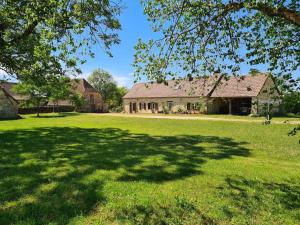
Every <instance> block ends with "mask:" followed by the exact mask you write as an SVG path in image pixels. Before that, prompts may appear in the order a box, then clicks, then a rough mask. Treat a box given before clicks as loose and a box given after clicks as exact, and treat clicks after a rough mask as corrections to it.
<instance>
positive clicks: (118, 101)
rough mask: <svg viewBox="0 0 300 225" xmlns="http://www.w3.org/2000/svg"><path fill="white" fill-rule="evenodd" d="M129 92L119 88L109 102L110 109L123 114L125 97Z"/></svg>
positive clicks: (124, 88)
mask: <svg viewBox="0 0 300 225" xmlns="http://www.w3.org/2000/svg"><path fill="white" fill-rule="evenodd" d="M127 92H128V89H127V88H126V87H117V88H116V89H115V91H114V92H113V93H112V97H111V99H110V100H109V102H108V106H109V109H110V110H111V111H113V112H121V111H122V109H123V107H122V105H123V97H124V95H125V94H126V93H127Z"/></svg>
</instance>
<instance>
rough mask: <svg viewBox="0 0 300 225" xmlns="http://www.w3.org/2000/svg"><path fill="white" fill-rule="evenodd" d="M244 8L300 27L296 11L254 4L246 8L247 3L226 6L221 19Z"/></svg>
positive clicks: (299, 15)
mask: <svg viewBox="0 0 300 225" xmlns="http://www.w3.org/2000/svg"><path fill="white" fill-rule="evenodd" d="M242 8H248V9H254V10H257V11H260V12H261V13H263V14H264V15H267V16H269V17H280V18H283V19H285V20H286V21H288V22H290V23H292V24H294V25H296V26H298V27H300V13H299V12H297V11H294V10H290V9H287V8H285V7H279V8H274V7H271V6H269V5H268V4H265V3H258V4H253V5H250V6H248V5H247V6H246V4H245V2H232V3H229V4H227V5H224V10H223V12H222V13H221V14H220V15H219V16H220V17H222V16H225V15H227V14H228V13H229V12H230V11H237V10H240V9H242Z"/></svg>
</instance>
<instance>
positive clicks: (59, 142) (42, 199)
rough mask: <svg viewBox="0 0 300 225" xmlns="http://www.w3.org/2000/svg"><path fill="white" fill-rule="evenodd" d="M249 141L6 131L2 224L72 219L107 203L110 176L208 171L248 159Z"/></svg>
mask: <svg viewBox="0 0 300 225" xmlns="http://www.w3.org/2000/svg"><path fill="white" fill-rule="evenodd" d="M244 144H246V143H237V142H234V141H233V140H232V139H230V138H222V137H214V136H200V135H194V136H190V135H185V136H149V135H147V134H134V133H130V132H129V131H127V130H121V129H114V128H107V129H81V128H70V127H65V128H58V127H57V128H56V127H54V128H36V129H32V130H16V131H4V132H0V224H9V223H15V222H17V221H21V220H22V221H24V220H28V223H31V224H45V223H50V222H52V223H55V224H66V223H68V222H69V221H70V220H71V219H72V218H73V217H75V216H78V215H86V214H88V213H89V212H91V211H92V210H93V209H94V207H96V205H98V204H104V203H105V195H104V194H103V193H102V187H103V185H104V183H105V181H106V180H107V179H109V180H117V181H122V182H128V181H144V182H157V183H161V182H166V181H172V180H177V179H183V178H186V177H190V176H193V175H198V174H201V173H202V171H201V166H202V164H204V163H205V162H206V161H207V160H221V159H228V158H231V157H233V156H244V157H246V156H249V150H248V149H246V148H245V147H243V145H244ZM97 172H100V174H101V175H99V174H97ZM95 173H96V175H95ZM111 173H114V176H111V175H110V174H111Z"/></svg>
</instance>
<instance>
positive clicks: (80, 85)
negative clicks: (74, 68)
mask: <svg viewBox="0 0 300 225" xmlns="http://www.w3.org/2000/svg"><path fill="white" fill-rule="evenodd" d="M72 86H73V88H74V90H76V91H77V92H79V93H84V92H98V91H97V90H96V89H95V88H94V87H93V86H92V85H90V83H89V82H87V81H86V80H85V79H74V80H72Z"/></svg>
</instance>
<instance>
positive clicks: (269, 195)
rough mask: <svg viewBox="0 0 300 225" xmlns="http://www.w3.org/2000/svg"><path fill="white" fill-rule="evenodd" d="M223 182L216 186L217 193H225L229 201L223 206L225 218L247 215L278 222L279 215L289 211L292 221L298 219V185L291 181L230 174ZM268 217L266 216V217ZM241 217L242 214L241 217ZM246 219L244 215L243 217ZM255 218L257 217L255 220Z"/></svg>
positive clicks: (299, 204) (299, 196)
mask: <svg viewBox="0 0 300 225" xmlns="http://www.w3.org/2000/svg"><path fill="white" fill-rule="evenodd" d="M225 181H226V185H225V186H223V187H220V190H221V195H222V196H224V195H225V196H227V197H228V198H229V199H230V200H231V201H232V203H233V204H230V206H231V207H230V208H224V212H225V214H226V215H227V216H228V217H231V218H236V217H238V216H241V215H244V216H245V215H247V216H248V218H249V217H250V218H253V219H254V218H259V217H261V218H263V219H262V221H268V220H269V222H270V224H273V222H272V221H276V220H277V222H278V224H285V223H284V222H285V221H282V222H279V221H280V220H281V219H282V218H284V216H283V217H281V214H282V215H286V214H290V215H293V216H294V219H293V220H295V221H299V220H300V184H299V182H298V181H295V180H288V181H285V182H281V183H276V182H265V181H262V180H250V179H246V178H244V177H240V176H237V177H230V178H227V179H226V180H225ZM232 206H235V209H233V208H232ZM269 216H270V218H268V217H269ZM244 218H245V217H244ZM246 218H247V217H246ZM258 221H259V219H258Z"/></svg>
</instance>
